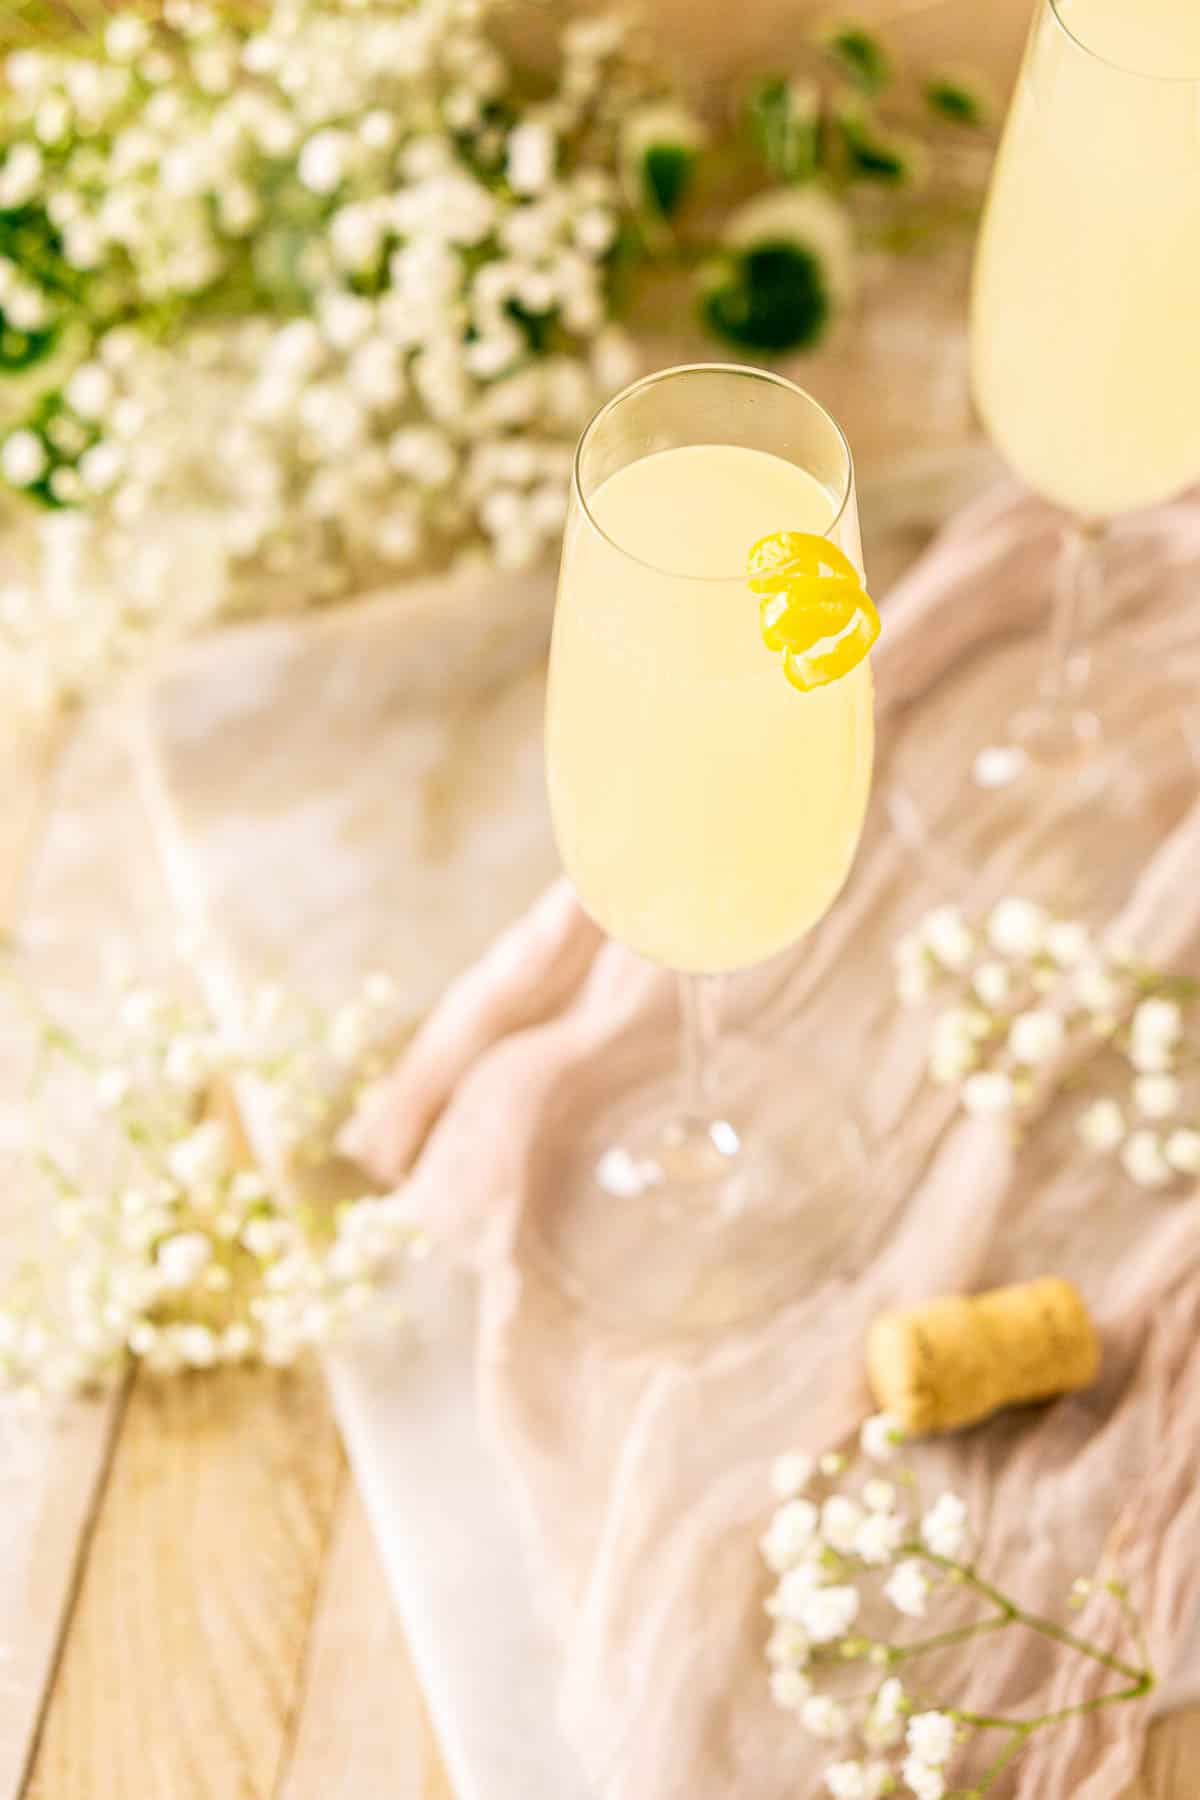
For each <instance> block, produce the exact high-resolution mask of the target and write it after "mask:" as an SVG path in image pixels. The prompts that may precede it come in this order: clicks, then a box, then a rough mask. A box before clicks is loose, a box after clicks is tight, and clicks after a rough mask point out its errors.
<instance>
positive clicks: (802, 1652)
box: [767, 1621, 809, 1668]
mask: <svg viewBox="0 0 1200 1800" xmlns="http://www.w3.org/2000/svg"><path fill="white" fill-rule="evenodd" d="M808 1656H809V1643H808V1639H807V1638H806V1637H805V1635H804V1633H803V1632H802V1631H801V1629H800V1627H799V1626H798V1625H792V1624H789V1623H787V1622H786V1621H785V1622H784V1623H782V1624H780V1625H776V1627H775V1629H774V1631H772V1633H771V1635H770V1637H769V1638H768V1640H767V1661H768V1662H770V1663H791V1664H794V1665H795V1666H796V1667H797V1668H802V1667H803V1665H804V1664H805V1663H806V1662H807V1661H808Z"/></svg>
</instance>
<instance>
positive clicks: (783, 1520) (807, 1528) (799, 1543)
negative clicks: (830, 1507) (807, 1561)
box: [761, 1499, 819, 1574]
mask: <svg viewBox="0 0 1200 1800" xmlns="http://www.w3.org/2000/svg"><path fill="white" fill-rule="evenodd" d="M818 1517H819V1515H818V1513H817V1509H816V1507H815V1506H814V1505H813V1503H812V1501H811V1500H802V1499H798V1500H789V1501H788V1502H787V1504H786V1505H784V1506H781V1507H780V1508H779V1511H778V1512H777V1513H776V1514H775V1517H774V1518H773V1519H772V1520H771V1524H770V1526H769V1528H768V1530H767V1532H766V1535H765V1536H764V1537H763V1539H762V1546H761V1547H762V1553H763V1558H764V1560H765V1561H766V1563H767V1565H768V1566H769V1567H770V1568H772V1569H774V1570H775V1571H776V1573H777V1574H782V1573H783V1571H784V1570H785V1569H790V1568H791V1567H792V1565H793V1564H794V1563H796V1562H798V1561H799V1560H800V1558H801V1557H802V1556H803V1555H804V1553H805V1552H806V1551H807V1550H808V1548H809V1546H810V1545H811V1543H812V1541H813V1539H814V1537H815V1536H816V1532H817V1523H818Z"/></svg>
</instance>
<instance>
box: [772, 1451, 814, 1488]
mask: <svg viewBox="0 0 1200 1800" xmlns="http://www.w3.org/2000/svg"><path fill="white" fill-rule="evenodd" d="M816 1466H817V1464H816V1458H815V1457H813V1456H810V1455H809V1454H808V1452H807V1451H806V1450H788V1451H785V1453H784V1454H783V1455H782V1456H777V1457H776V1458H775V1461H774V1462H773V1463H772V1464H771V1488H772V1491H773V1492H774V1493H775V1494H777V1495H778V1496H779V1498H780V1499H781V1500H789V1499H791V1498H792V1496H793V1495H795V1494H799V1493H800V1492H801V1491H802V1490H803V1489H804V1488H806V1487H807V1486H808V1484H809V1482H810V1481H811V1480H812V1478H813V1473H814V1471H815V1469H816Z"/></svg>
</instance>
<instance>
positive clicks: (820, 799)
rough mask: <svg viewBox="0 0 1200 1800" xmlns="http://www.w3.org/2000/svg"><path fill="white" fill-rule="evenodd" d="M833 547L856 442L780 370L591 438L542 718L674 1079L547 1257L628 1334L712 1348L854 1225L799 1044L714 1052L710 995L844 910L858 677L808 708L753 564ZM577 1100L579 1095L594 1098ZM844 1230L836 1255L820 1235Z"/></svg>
mask: <svg viewBox="0 0 1200 1800" xmlns="http://www.w3.org/2000/svg"><path fill="white" fill-rule="evenodd" d="M781 529H789V530H795V531H801V532H807V533H813V534H818V535H819V536H820V537H822V538H824V539H827V540H828V542H829V544H830V545H831V546H835V547H836V549H835V550H834V552H833V554H835V555H836V554H837V552H841V553H842V555H843V556H844V557H845V558H849V559H850V561H851V562H852V563H853V564H855V565H856V566H857V567H858V568H859V569H861V548H860V542H859V528H858V515H857V508H856V502H855V492H854V474H853V466H852V462H851V457H850V451H849V447H848V445H847V443H846V440H845V438H844V436H843V434H842V432H841V431H840V429H839V428H838V426H837V425H836V424H835V422H834V421H833V419H832V418H830V416H829V415H828V414H827V413H826V412H825V411H824V410H823V409H822V408H821V407H820V406H819V405H818V404H817V402H816V401H815V400H813V399H811V398H810V397H809V395H807V394H805V393H804V392H803V391H802V390H801V389H800V388H798V387H795V386H793V385H792V384H791V383H790V382H787V381H784V380H783V379H781V378H780V377H778V376H775V375H771V374H768V373H766V372H764V371H761V370H757V369H750V368H742V367H724V366H720V365H700V366H694V367H688V368H678V369H668V370H666V371H664V372H662V373H660V374H656V375H652V376H650V377H648V378H647V379H645V380H643V381H640V382H638V383H636V384H635V385H634V386H633V387H630V388H628V389H626V390H625V392H624V393H622V394H619V395H618V396H617V397H616V398H615V399H614V400H612V401H610V402H609V403H608V405H607V406H605V407H604V408H603V409H602V410H601V411H600V412H599V413H598V414H597V416H596V417H595V418H594V419H593V420H592V422H591V424H590V425H589V426H588V428H587V429H586V431H585V432H584V434H583V437H582V439H581V441H580V445H579V449H578V452H577V455H576V460H575V472H574V482H573V487H572V494H571V503H570V510H569V516H568V521H567V528H566V535H565V539H564V545H563V554H562V568H561V575H560V581H559V589H558V600H557V606H556V611H555V621H554V639H553V647H552V651H551V661H550V682H549V693H548V699H547V712H546V764H547V780H548V786H549V793H550V802H551V811H552V815H553V820H554V828H555V833H556V837H557V840H558V845H559V849H560V851H561V854H562V858H563V862H564V864H565V866H566V869H567V872H568V874H569V876H570V877H571V880H572V882H573V883H574V886H575V888H576V891H577V893H578V895H579V898H580V899H581V901H582V903H583V905H584V906H585V907H586V908H587V910H588V911H589V912H590V913H591V914H592V916H593V917H594V918H595V919H596V920H597V921H598V922H599V923H600V924H601V925H602V926H603V927H604V928H605V929H606V930H607V931H608V932H609V933H610V934H611V935H612V936H613V937H615V938H617V939H618V940H619V941H620V942H621V943H623V944H625V945H626V946H627V947H628V948H629V949H631V950H634V951H636V952H638V953H639V954H640V955H641V956H642V957H645V958H648V959H650V960H651V961H653V962H655V963H659V964H662V965H664V966H666V967H667V968H669V969H671V970H673V971H675V972H676V973H677V974H678V976H679V997H680V999H679V1011H680V1018H681V1022H682V1029H683V1079H682V1082H677V1081H674V1080H670V1079H661V1078H660V1079H652V1080H649V1081H645V1080H643V1079H641V1077H642V1076H644V1074H645V1071H644V1069H643V1068H642V1067H641V1065H640V1063H639V1062H638V1058H637V1052H636V1048H635V1051H634V1053H633V1055H632V1058H631V1062H630V1066H629V1069H628V1072H627V1073H628V1080H627V1081H626V1082H625V1083H623V1084H619V1085H620V1087H621V1091H620V1092H619V1093H618V1094H617V1096H616V1098H615V1099H613V1100H611V1101H610V1102H609V1103H608V1104H606V1105H605V1107H604V1108H603V1109H602V1110H601V1112H600V1114H599V1116H598V1117H596V1118H594V1119H592V1120H591V1122H590V1125H589V1128H588V1129H587V1130H586V1131H585V1132H583V1133H582V1134H580V1135H578V1136H576V1137H574V1138H573V1140H572V1149H571V1152H570V1155H569V1158H568V1164H567V1166H564V1167H562V1168H560V1169H557V1170H556V1171H555V1172H554V1179H553V1195H554V1198H553V1204H552V1205H550V1206H549V1207H547V1208H546V1209H545V1217H544V1219H543V1220H542V1224H541V1232H542V1247H543V1249H544V1250H545V1251H546V1253H547V1255H548V1257H549V1259H550V1261H551V1264H552V1267H553V1273H554V1276H555V1278H556V1280H557V1281H558V1282H559V1283H560V1284H561V1285H562V1286H564V1287H565V1288H567V1289H568V1290H569V1291H570V1292H571V1293H572V1294H573V1295H575V1296H576V1297H578V1298H581V1299H582V1300H584V1301H585V1302H586V1303H587V1304H589V1305H591V1306H594V1307H596V1308H598V1309H600V1310H602V1311H604V1312H606V1313H608V1314H609V1315H615V1316H617V1317H619V1319H620V1321H621V1323H623V1324H629V1325H632V1326H635V1327H637V1328H639V1329H644V1328H647V1327H649V1328H651V1329H653V1328H668V1329H672V1330H673V1329H691V1328H705V1327H710V1326H714V1325H718V1324H723V1323H726V1322H728V1321H729V1320H730V1319H731V1318H733V1317H735V1316H738V1315H740V1314H741V1313H743V1312H745V1311H748V1310H758V1309H760V1308H761V1307H762V1306H763V1305H766V1304H770V1303H771V1301H772V1300H773V1299H776V1298H778V1297H780V1296H781V1295H782V1294H784V1293H787V1292H794V1291H795V1289H796V1286H797V1282H798V1281H799V1279H800V1278H801V1273H802V1264H803V1255H802V1251H803V1245H804V1240H805V1235H806V1234H805V1227H804V1219H805V1213H806V1209H807V1210H808V1211H809V1213H810V1215H812V1216H811V1218H810V1223H811V1225H812V1227H813V1231H812V1232H810V1233H809V1235H810V1236H813V1235H817V1236H821V1237H822V1243H823V1244H824V1246H825V1248H826V1249H828V1248H829V1239H830V1233H832V1235H833V1236H834V1237H836V1235H837V1233H838V1230H839V1229H844V1228H845V1226H846V1224H847V1223H848V1222H849V1221H852V1220H853V1218H854V1216H855V1200H856V1197H857V1194H858V1189H859V1184H860V1182H861V1176H862V1149H861V1141H860V1138H859V1135H858V1132H857V1129H856V1128H855V1127H854V1125H853V1122H852V1121H851V1120H850V1119H849V1117H848V1115H847V1114H846V1112H845V1111H844V1109H843V1110H839V1109H838V1108H837V1106H836V1105H834V1104H832V1103H831V1102H830V1099H829V1097H828V1095H827V1094H826V1092H825V1091H824V1089H823V1087H822V1085H821V1083H820V1082H819V1080H815V1079H814V1071H813V1069H812V1067H811V1059H809V1060H808V1063H807V1064H806V1065H805V1066H804V1067H803V1068H802V1069H801V1070H800V1072H799V1073H796V1071H795V1062H796V1058H795V1056H794V1054H793V1053H792V1052H790V1051H789V1050H788V1049H787V1048H786V1047H785V1046H783V1045H781V1044H774V1045H771V1046H761V1047H759V1049H758V1052H757V1053H756V1052H755V1050H754V1049H753V1048H752V1047H750V1046H748V1045H747V1044H745V1042H744V1041H742V1040H740V1039H739V1040H737V1041H735V1040H734V1039H733V1037H732V1035H731V1034H730V1035H728V1036H726V1037H725V1038H724V1039H723V1041H721V1042H718V1034H717V1026H716V1017H715V1014H716V1006H715V992H714V978H716V977H719V976H722V975H725V974H727V973H729V972H731V971H736V970H742V969H747V968H749V967H751V966H752V965H756V964H760V963H762V962H764V961H766V959H768V958H771V957H774V956H776V955H777V954H778V953H779V952H781V951H783V950H785V949H786V948H788V947H789V946H791V945H793V944H794V943H795V942H796V941H797V940H798V939H799V938H801V937H803V935H804V934H805V933H806V932H807V931H808V930H809V929H810V928H811V927H812V926H814V925H815V924H816V923H817V922H818V920H820V919H821V918H822V917H823V916H824V914H825V913H826V912H827V911H828V909H829V907H830V906H831V905H832V903H833V901H834V898H835V897H836V895H837V893H838V891H839V889H840V888H841V886H842V883H843V882H844V880H845V878H846V875H847V873H848V871H849V868H850V864H851V862H852V860H853V857H854V853H855V849H856V847H857V843H858V839H859V835H860V832H861V829H862V823H863V816H864V813H865V810H866V804H867V798H868V794H869V790H870V784H871V763H872V750H873V741H874V727H873V698H872V681H871V669H870V663H869V660H867V659H863V660H861V661H859V662H858V663H857V664H856V665H855V666H854V667H853V668H850V669H849V670H848V671H847V672H846V673H844V674H842V675H841V676H840V677H839V678H837V679H834V680H832V681H830V682H828V684H826V685H820V686H815V687H813V688H811V689H810V690H809V691H804V692H801V691H798V689H797V688H796V687H794V686H792V685H791V684H790V683H789V681H788V680H787V679H786V678H785V676H784V673H783V670H782V667H781V665H780V659H779V657H778V656H777V655H775V654H773V653H772V652H771V651H770V650H769V649H768V648H767V646H766V644H765V643H764V639H763V635H762V630H761V626H760V619H759V607H758V602H757V600H756V598H755V595H754V594H753V593H752V592H751V589H750V587H749V584H748V579H747V556H748V553H749V551H750V549H751V547H752V546H753V545H754V544H755V542H756V541H757V540H759V539H761V538H763V537H764V536H766V535H768V534H770V533H773V532H777V531H779V530H781ZM585 1080H586V1078H585ZM818 1212H820V1214H821V1215H822V1216H823V1218H824V1220H825V1221H826V1223H827V1224H828V1225H829V1227H830V1230H829V1231H826V1232H824V1233H823V1234H822V1230H821V1228H820V1227H819V1226H818V1221H817V1217H816V1215H817V1213H818Z"/></svg>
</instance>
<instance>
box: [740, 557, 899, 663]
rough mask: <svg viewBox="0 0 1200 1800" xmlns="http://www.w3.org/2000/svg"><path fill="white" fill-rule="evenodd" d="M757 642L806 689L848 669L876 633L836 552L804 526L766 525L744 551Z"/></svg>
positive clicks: (858, 586) (875, 619)
mask: <svg viewBox="0 0 1200 1800" xmlns="http://www.w3.org/2000/svg"><path fill="white" fill-rule="evenodd" d="M747 575H748V579H749V584H750V590H751V592H752V593H754V594H757V595H758V603H759V618H760V623H761V626H762V635H763V642H764V644H765V645H766V646H767V649H768V650H772V651H776V652H778V653H779V655H780V657H781V660H782V662H783V672H784V674H785V675H786V676H787V678H788V680H789V681H790V682H791V684H792V686H793V687H796V688H799V689H800V690H801V691H802V692H807V691H808V690H809V689H811V688H816V687H825V686H826V685H827V684H828V683H829V682H831V681H837V680H839V679H840V678H841V676H843V675H847V674H849V672H850V670H851V669H853V668H856V667H857V666H858V664H859V663H860V662H861V661H862V660H863V657H864V656H866V655H867V653H868V651H869V650H870V648H871V646H872V644H874V642H875V640H876V638H877V637H878V636H879V614H878V612H877V611H876V610H875V603H874V601H873V600H872V599H871V596H870V595H869V594H868V593H867V591H866V589H865V588H864V587H863V585H862V582H861V581H860V579H859V575H858V570H857V569H856V568H855V567H854V564H853V563H852V562H851V561H850V558H849V557H848V556H847V555H846V554H845V552H844V551H842V550H839V549H838V547H837V545H836V544H831V543H830V541H829V539H828V538H824V537H819V536H818V535H817V534H816V533H815V532H811V531H773V532H771V534H770V536H769V537H764V538H760V539H759V541H758V542H757V544H755V545H754V548H753V549H752V550H751V552H750V556H749V559H748V563H747Z"/></svg>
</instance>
